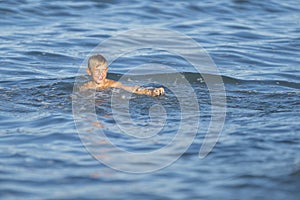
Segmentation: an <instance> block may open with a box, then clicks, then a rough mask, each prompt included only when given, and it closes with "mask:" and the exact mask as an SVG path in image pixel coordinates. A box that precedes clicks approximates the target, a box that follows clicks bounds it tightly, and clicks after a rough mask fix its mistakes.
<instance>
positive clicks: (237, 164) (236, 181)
mask: <svg viewBox="0 0 300 200" xmlns="http://www.w3.org/2000/svg"><path fill="white" fill-rule="evenodd" d="M0 13H1V18H0V26H1V32H0V71H1V79H0V97H1V98H0V118H1V121H0V124H1V132H0V143H1V151H0V157H1V159H0V198H1V199H129V198H130V199H132V198H138V199H298V198H299V196H300V192H299V187H300V126H299V121H300V112H299V111H300V91H299V89H300V81H299V80H300V79H299V77H300V71H299V65H300V51H299V50H300V34H299V33H300V8H299V1H292V0H287V1H275V0H271V1H261V2H259V1H247V0H244V1H242V0H240V1H238V0H226V1H214V2H212V1H188V2H186V1H169V2H167V1H163V2H160V1H130V2H129V1H122V3H120V2H119V1H96V0H94V1H92V0H88V1H74V2H73V1H41V0H31V1H30V0H28V1H26V0H18V1H0ZM149 27H151V28H167V29H171V30H175V31H178V32H181V33H183V34H186V35H187V36H189V37H191V38H193V39H194V40H195V41H197V42H198V43H199V44H200V45H201V46H202V47H203V48H205V49H206V50H207V52H208V53H209V54H210V56H211V57H212V59H213V60H214V62H215V64H216V65H217V67H218V69H219V71H220V74H221V75H222V78H223V81H224V84H225V89H226V96H227V97H226V100H227V115H226V121H225V125H224V128H223V131H222V133H221V136H220V138H219V141H218V143H217V144H216V146H215V147H214V149H213V151H212V152H211V153H210V154H209V155H208V156H207V157H206V158H204V159H199V157H198V153H199V148H200V146H201V144H202V139H203V133H204V132H205V129H206V128H207V124H208V122H209V119H210V115H209V111H210V103H209V96H208V91H207V88H206V87H205V83H199V81H197V80H198V78H199V77H197V74H195V73H194V72H193V71H192V70H190V68H189V67H188V66H187V65H186V64H184V62H182V63H181V62H177V60H176V59H175V58H174V57H172V56H163V57H160V56H161V55H151V54H148V56H144V57H138V58H135V57H134V56H132V57H130V55H129V56H127V57H124V58H121V59H120V60H118V61H116V62H115V63H113V64H112V65H111V68H110V70H109V76H110V77H111V78H113V79H118V78H119V77H120V76H122V75H123V74H124V73H126V71H127V70H129V69H130V68H131V66H132V67H134V66H135V65H137V64H143V63H144V62H146V61H148V62H149V61H150V62H151V60H152V59H154V60H156V61H158V62H159V61H160V62H164V63H165V64H168V63H169V64H172V66H173V67H175V68H176V69H177V70H178V71H180V72H182V74H184V76H185V77H186V78H187V80H188V81H189V82H190V84H191V85H192V87H193V88H194V90H195V94H196V96H197V98H198V101H199V106H200V111H201V119H200V121H201V125H202V126H203V127H204V128H203V129H200V130H199V134H198V135H197V136H196V138H195V140H194V143H193V144H192V145H191V146H190V148H188V150H187V151H186V152H185V153H184V154H183V155H182V156H181V157H180V158H179V159H178V160H177V161H176V162H175V163H173V164H172V165H170V166H168V167H166V168H163V169H161V170H159V171H156V172H153V173H147V174H139V175H137V174H130V173H123V172H119V171H116V170H113V169H111V168H109V167H107V166H105V165H103V164H102V163H101V162H99V161H97V160H96V159H94V158H93V157H92V156H91V155H90V154H89V152H87V151H86V149H85V147H84V145H83V144H82V142H81V140H80V137H79V135H78V134H77V130H76V127H75V123H74V118H73V114H72V93H73V85H74V81H75V79H76V77H78V74H77V72H78V70H79V67H80V66H81V65H82V62H83V61H84V60H85V59H86V57H87V56H88V55H89V54H90V52H91V50H92V49H93V48H95V47H96V46H97V45H98V44H99V43H100V42H102V41H104V40H105V39H108V38H110V37H111V36H114V35H116V34H117V33H119V32H120V31H126V30H130V29H136V28H149ZM112 48H113V47H112ZM174 63H175V64H174ZM158 74H159V73H158ZM82 75H84V74H82ZM153 76H155V75H153ZM167 76H168V75H164V74H161V75H159V76H158V75H157V76H155V77H157V78H158V82H159V78H160V79H161V80H165V79H167ZM85 78H86V77H85ZM110 94H111V91H105V92H104V93H101V92H100V94H97V98H98V100H99V102H100V101H102V103H99V102H97V101H96V103H95V104H96V111H97V114H98V119H99V120H101V123H103V125H104V127H109V128H111V129H110V130H111V131H110V132H109V133H108V134H109V135H110V136H111V137H112V138H111V140H113V141H115V142H116V143H117V144H118V145H120V146H122V147H123V148H126V149H127V150H132V151H135V152H139V151H147V150H149V149H152V148H160V147H161V146H162V145H164V144H165V142H166V141H168V140H169V139H171V138H172V137H173V136H174V134H175V133H174V132H175V131H176V127H177V126H178V123H179V122H178V120H179V119H178V117H177V114H178V112H179V111H178V101H177V100H176V98H175V97H174V96H173V95H172V94H170V93H169V95H166V96H165V97H159V98H149V97H145V96H135V97H134V98H133V99H132V101H131V102H130V106H131V108H132V110H135V111H136V112H134V113H133V114H132V115H133V118H134V119H137V120H139V121H138V122H139V125H140V126H144V125H145V123H147V121H148V120H149V119H148V116H145V115H144V113H145V111H147V109H148V108H149V105H151V104H152V103H153V102H160V103H161V104H162V105H164V106H165V109H166V111H167V112H168V114H169V115H168V122H167V126H166V128H165V130H164V131H163V132H162V133H160V135H161V137H160V138H161V139H162V140H155V141H150V142H149V143H147V144H146V145H145V146H143V145H140V144H138V143H137V142H136V140H135V139H132V138H127V137H126V136H125V135H123V134H121V133H120V132H117V131H115V129H114V128H115V127H114V126H115V123H114V121H113V118H112V116H111V115H110V110H111V108H110V107H109V106H110V103H109V101H110V99H109V95H110ZM165 140H166V141H165ZM113 153H114V152H107V153H106V155H105V156H108V157H109V156H111V157H112V158H114V157H116V155H113ZM119 159H124V160H125V159H126V158H119ZM115 162H116V163H117V162H122V160H115ZM136 165H141V166H143V165H145V163H139V162H138V161H137V162H136ZM149 165H151V160H150V161H149ZM132 167H135V166H132Z"/></svg>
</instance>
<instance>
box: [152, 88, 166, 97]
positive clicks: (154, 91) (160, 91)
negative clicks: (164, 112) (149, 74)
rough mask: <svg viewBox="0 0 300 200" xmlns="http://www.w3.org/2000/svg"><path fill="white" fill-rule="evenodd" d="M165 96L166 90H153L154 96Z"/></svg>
mask: <svg viewBox="0 0 300 200" xmlns="http://www.w3.org/2000/svg"><path fill="white" fill-rule="evenodd" d="M163 94H165V89H164V88H163V87H160V88H155V89H153V90H152V96H154V97H155V96H160V95H163Z"/></svg>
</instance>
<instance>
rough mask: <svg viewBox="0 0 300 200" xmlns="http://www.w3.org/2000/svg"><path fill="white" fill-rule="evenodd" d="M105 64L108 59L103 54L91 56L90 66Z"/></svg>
mask: <svg viewBox="0 0 300 200" xmlns="http://www.w3.org/2000/svg"><path fill="white" fill-rule="evenodd" d="M104 64H107V61H106V59H105V58H104V57H103V56H102V55H100V54H98V55H93V56H91V57H90V58H89V61H88V68H90V69H92V68H93V67H97V66H100V65H104Z"/></svg>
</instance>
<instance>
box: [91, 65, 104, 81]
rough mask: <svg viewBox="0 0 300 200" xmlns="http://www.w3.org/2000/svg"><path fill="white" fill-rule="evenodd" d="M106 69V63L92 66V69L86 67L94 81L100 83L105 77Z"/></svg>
mask: <svg viewBox="0 0 300 200" xmlns="http://www.w3.org/2000/svg"><path fill="white" fill-rule="evenodd" d="M107 70H108V67H107V64H102V65H98V66H96V67H92V69H90V68H88V74H89V75H90V76H92V79H93V81H94V82H96V83H97V84H100V83H101V82H102V81H103V80H105V79H106V75H107Z"/></svg>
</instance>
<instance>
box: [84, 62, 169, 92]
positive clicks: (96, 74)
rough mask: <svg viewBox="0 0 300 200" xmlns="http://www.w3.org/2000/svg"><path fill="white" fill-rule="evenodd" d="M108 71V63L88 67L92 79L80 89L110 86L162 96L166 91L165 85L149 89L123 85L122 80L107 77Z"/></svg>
mask: <svg viewBox="0 0 300 200" xmlns="http://www.w3.org/2000/svg"><path fill="white" fill-rule="evenodd" d="M107 71H108V66H107V64H106V63H104V64H102V65H98V66H95V67H91V68H89V67H88V68H87V69H86V72H87V74H88V75H89V76H91V77H92V80H91V81H89V82H87V83H85V84H83V85H82V86H81V87H80V90H87V89H96V90H105V89H108V88H121V89H124V90H126V91H128V92H132V93H135V94H145V95H149V96H160V95H163V94H164V93H165V90H164V88H163V87H159V88H154V89H147V88H142V87H139V86H126V85H123V84H122V83H121V82H118V81H114V80H110V79H107V78H106V76H107Z"/></svg>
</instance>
